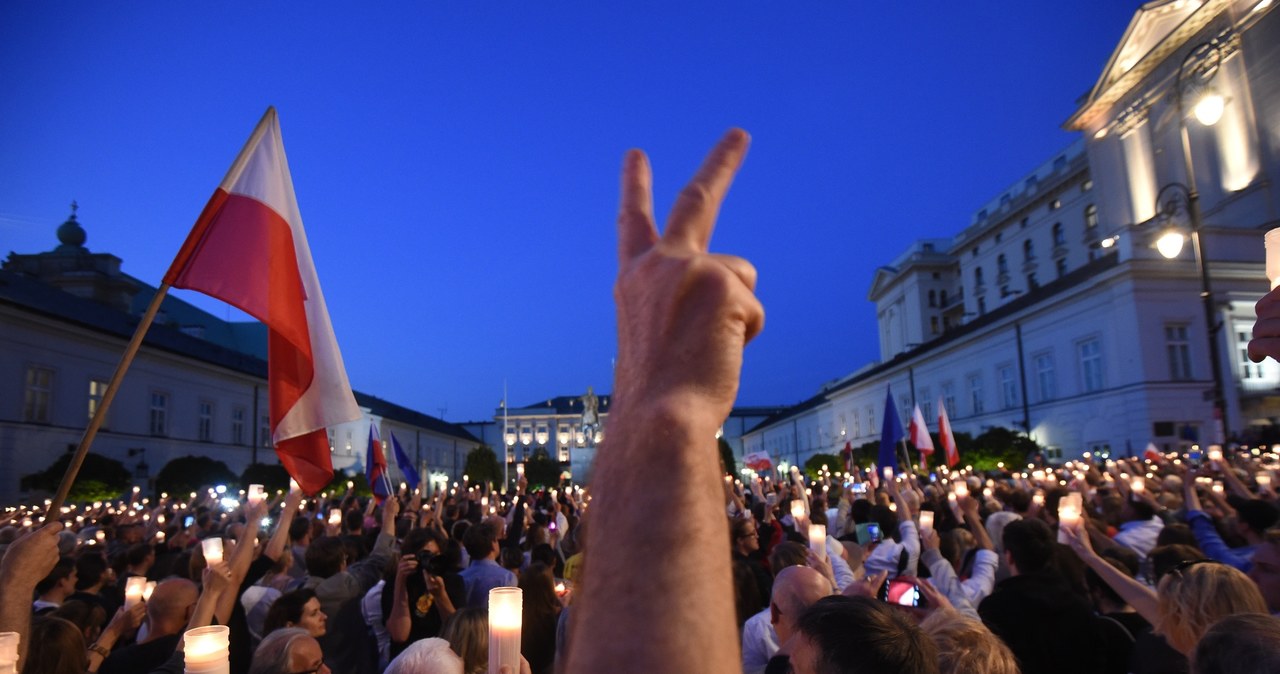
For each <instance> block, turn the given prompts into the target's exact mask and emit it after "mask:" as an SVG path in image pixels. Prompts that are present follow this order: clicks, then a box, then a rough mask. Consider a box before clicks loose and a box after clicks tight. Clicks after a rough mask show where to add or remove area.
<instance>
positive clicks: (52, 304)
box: [0, 270, 478, 442]
mask: <svg viewBox="0 0 1280 674" xmlns="http://www.w3.org/2000/svg"><path fill="white" fill-rule="evenodd" d="M143 285H144V286H145V284H143ZM153 294H154V290H152V291H150V292H147V291H143V292H141V293H139V296H140V297H144V298H145V300H146V301H147V302H149V301H150V299H151V296H152V295H153ZM173 299H175V301H177V302H179V303H181V306H185V307H190V308H191V310H194V311H200V313H202V314H204V319H202V321H201V325H208V326H212V327H213V328H214V331H215V332H219V333H220V334H226V335H231V334H235V335H237V336H238V339H240V340H242V341H244V342H249V340H250V339H251V338H252V336H253V335H254V333H255V332H256V333H257V339H259V340H261V344H256V345H252V344H251V345H250V346H249V347H247V348H246V351H247V352H245V351H240V350H238V349H232V348H228V347H226V346H223V345H220V344H216V343H214V342H212V341H210V340H208V339H202V338H201V337H199V336H196V335H193V334H189V333H188V332H187V331H186V330H184V329H183V328H182V327H180V326H181V325H182V324H181V323H175V322H170V323H168V324H165V323H158V322H157V323H153V324H152V325H151V328H150V329H149V330H147V335H146V337H145V338H144V339H143V345H144V346H146V347H148V348H151V349H156V350H159V351H164V352H167V353H172V354H175V355H178V356H182V357H185V358H190V359H192V360H197V361H200V362H203V363H208V364H210V365H216V366H218V367H223V368H226V369H228V370H232V371H234V372H239V373H241V374H244V375H248V376H250V377H255V378H258V379H263V380H265V379H266V378H267V361H266V359H265V358H261V357H258V356H257V355H254V354H255V352H261V353H266V344H265V342H266V339H267V333H266V326H263V325H262V324H260V323H253V324H249V323H235V324H232V325H234V326H239V327H235V328H227V329H225V330H221V331H220V330H218V325H217V324H218V323H226V322H225V321H221V320H220V319H218V318H217V317H215V316H212V315H211V314H207V313H206V312H203V311H201V310H199V309H196V308H195V307H193V306H192V305H190V304H187V303H186V302H182V301H181V300H177V298H173ZM5 305H7V306H11V307H15V308H17V309H20V310H23V311H28V312H31V313H34V314H37V315H40V316H44V317H47V318H50V319H53V320H56V321H62V322H65V323H70V324H73V325H77V326H80V327H82V328H86V329H88V330H92V331H94V332H98V333H101V334H104V335H109V336H112V337H117V338H120V339H121V340H124V341H127V340H129V339H130V338H131V337H132V336H133V332H134V330H135V329H136V328H137V326H138V321H139V318H140V317H139V316H138V315H134V314H129V313H126V312H123V311H119V310H117V309H114V308H112V307H110V306H107V305H105V304H102V303H100V302H96V301H94V300H90V299H85V298H82V297H78V296H76V295H72V294H71V293H68V292H64V291H62V290H59V289H58V288H55V287H53V286H50V285H48V284H45V283H41V282H40V281H38V280H36V279H34V278H31V277H29V276H27V275H25V274H18V273H15V272H12V271H8V270H0V306H5ZM164 306H166V307H168V306H170V305H169V303H168V302H167V301H166V303H165V305H164ZM174 306H178V305H174ZM205 319H207V320H205ZM252 325H256V326H258V328H257V329H256V330H255V329H253V328H252ZM187 329H189V327H188V328H187ZM255 347H256V348H255ZM353 393H354V394H355V397H356V402H357V403H359V404H360V405H361V406H362V407H368V408H370V411H371V413H373V414H375V415H378V416H381V417H383V418H386V419H391V420H394V421H400V422H403V423H406V424H409V425H413V426H418V427H421V428H425V429H428V430H432V431H435V432H438V433H441V434H444V435H451V436H455V437H457V438H459V439H462V440H466V441H468V442H478V440H477V439H476V437H475V436H474V435H472V434H471V433H469V432H468V431H467V430H466V429H464V428H462V427H461V426H459V425H457V424H452V423H449V422H447V421H444V420H441V419H438V418H436V417H433V416H430V415H427V414H423V413H421V412H416V411H414V410H411V409H409V408H407V407H402V406H400V405H396V404H395V403H391V402H388V401H385V400H382V399H381V398H378V397H376V396H372V395H368V394H366V393H361V392H359V391H353Z"/></svg>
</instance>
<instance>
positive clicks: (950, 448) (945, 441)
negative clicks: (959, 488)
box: [938, 398, 960, 468]
mask: <svg viewBox="0 0 1280 674" xmlns="http://www.w3.org/2000/svg"><path fill="white" fill-rule="evenodd" d="M938 442H940V443H942V451H943V452H944V453H945V456H946V459H947V467H949V468H955V466H956V464H958V463H960V450H959V449H956V436H954V435H952V434H951V421H949V420H948V419H947V408H946V406H944V405H943V404H942V399H941V398H939V399H938Z"/></svg>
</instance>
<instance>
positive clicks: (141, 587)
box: [124, 539, 221, 608]
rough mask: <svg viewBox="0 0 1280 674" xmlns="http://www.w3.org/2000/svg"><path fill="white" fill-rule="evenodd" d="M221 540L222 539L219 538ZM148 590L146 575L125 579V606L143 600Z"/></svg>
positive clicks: (130, 605)
mask: <svg viewBox="0 0 1280 674" xmlns="http://www.w3.org/2000/svg"><path fill="white" fill-rule="evenodd" d="M219 542H221V539H219ZM146 591H147V579H146V577H145V576H129V577H128V578H127V579H125V581H124V607H125V608H132V607H133V605H134V604H137V603H138V602H140V601H142V595H143V593H144V592H146Z"/></svg>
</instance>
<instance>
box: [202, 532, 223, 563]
mask: <svg viewBox="0 0 1280 674" xmlns="http://www.w3.org/2000/svg"><path fill="white" fill-rule="evenodd" d="M200 547H201V548H202V549H203V551H204V561H205V563H207V564H208V565H209V566H214V565H215V564H221V563H222V539H221V538H217V537H214V538H206V539H204V540H203V541H200Z"/></svg>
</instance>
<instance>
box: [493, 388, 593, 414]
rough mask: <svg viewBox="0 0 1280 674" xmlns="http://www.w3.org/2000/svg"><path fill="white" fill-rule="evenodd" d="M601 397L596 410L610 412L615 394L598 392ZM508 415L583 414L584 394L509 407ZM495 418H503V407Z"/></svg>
mask: <svg viewBox="0 0 1280 674" xmlns="http://www.w3.org/2000/svg"><path fill="white" fill-rule="evenodd" d="M596 397H597V398H598V399H599V403H598V404H597V407H596V411H597V412H598V413H600V414H608V413H609V404H610V403H611V402H613V396H611V395H609V394H608V393H597V394H596ZM507 414H508V415H515V416H531V415H552V414H554V415H571V414H582V396H580V395H576V396H557V397H555V398H547V399H546V400H539V401H537V402H535V403H533V404H531V405H525V406H523V407H511V408H509V409H507ZM494 418H497V419H501V418H502V408H501V407H499V408H498V410H497V412H495V413H494Z"/></svg>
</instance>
